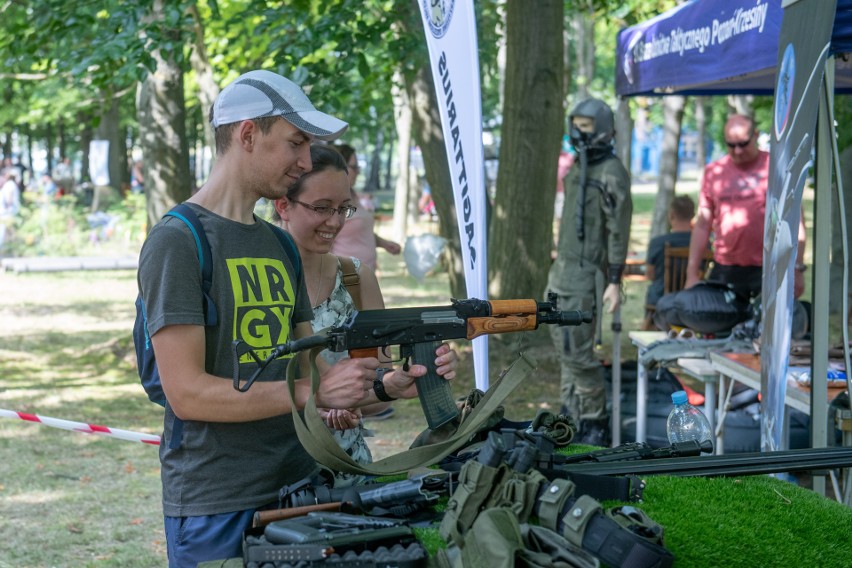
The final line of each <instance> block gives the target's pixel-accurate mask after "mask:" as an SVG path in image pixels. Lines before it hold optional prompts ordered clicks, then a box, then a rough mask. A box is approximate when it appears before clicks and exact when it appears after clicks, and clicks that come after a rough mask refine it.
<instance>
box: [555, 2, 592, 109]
mask: <svg viewBox="0 0 852 568" xmlns="http://www.w3.org/2000/svg"><path fill="white" fill-rule="evenodd" d="M571 29H572V31H573V35H574V50H575V53H576V58H575V61H576V67H575V72H574V87H575V88H574V103H575V104H576V103H578V102H580V101H582V100H585V99H587V98H589V85H591V83H592V79H593V78H594V76H595V28H594V20H593V15H592V8H591V7H590V6H587V7H580V8H578V9H577V10H576V12H574V16H573V17H572V18H571ZM560 36H561V33H560ZM572 71H574V70H572Z"/></svg>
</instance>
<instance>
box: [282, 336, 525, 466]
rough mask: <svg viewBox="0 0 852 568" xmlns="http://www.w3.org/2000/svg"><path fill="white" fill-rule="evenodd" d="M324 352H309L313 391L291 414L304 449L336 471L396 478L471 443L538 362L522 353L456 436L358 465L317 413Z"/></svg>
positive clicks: (292, 385) (291, 369)
mask: <svg viewBox="0 0 852 568" xmlns="http://www.w3.org/2000/svg"><path fill="white" fill-rule="evenodd" d="M322 350H323V348H322V347H317V348H315V349H312V350H311V351H310V361H311V390H310V394H309V395H308V400H307V402H306V404H305V409H304V411H303V412H293V413H292V414H293V422H294V423H295V425H296V434H297V435H298V436H299V441H300V442H301V443H302V446H304V448H305V450H306V451H307V452H308V453H309V454H310V455H311V456H312V457H313V458H314V459H315V460H316V461H317V462H319V463H321V464H322V465H324V466H326V467H328V468H330V469H332V470H333V471H342V472H345V473H357V474H362V475H396V474H400V473H405V472H407V471H409V470H412V469H415V468H418V467H424V466H429V465H434V464H436V463H438V462H439V461H441V460H442V459H443V458H445V457H446V456H448V455H449V454H451V453H452V452H453V451H455V450H457V449H458V448H460V447H462V446H464V445H465V444H466V443H468V441H469V440H470V438H471V437H472V436H473V435H474V434H476V432H477V431H478V429H479V427H480V426H481V425H482V424H483V423H484V422H485V421H486V420H488V418H489V417H490V416H491V414H492V413H493V412H494V411H495V410H497V407H499V406H500V405H501V404H502V403H503V401H504V400H505V399H506V397H508V396H509V394H511V393H512V391H513V390H515V388H516V387H517V386H518V385H519V384H521V381H523V380H524V379H525V378H527V377H528V376H529V375H530V373H532V372H533V371H534V370H535V363H534V362H533V361H532V360H531V359H529V358H528V357H527V356H526V355H524V354H523V353H521V354H520V355H519V356H518V359H517V360H516V361H515V362H514V363H512V365H511V366H510V367H509V369H507V370H506V372H505V373H504V374H503V376H501V377H500V378H499V379H498V380H497V381H496V382H495V383H494V384H493V385H491V388H489V389H488V392H486V393H485V396H484V397H483V398H482V400H481V401H480V402H479V404H478V405H477V406H476V408H474V409H473V412H471V414H470V416H469V417H468V418H467V419H466V420H465V421H464V422H462V424H461V426H459V429H458V430H457V431H456V433H455V434H453V435H452V436H450V437H449V438H448V439H446V440H444V441H442V442H438V443H436V444H431V445H428V446H421V447H417V448H412V449H409V450H406V451H403V452H400V453H398V454H394V455H392V456H388V457H386V458H384V459H381V460H378V461H376V462H373V463H372V464H359V463H357V462H355V461H354V460H353V459H352V458H351V457H350V456H349V455H348V454H347V453H346V452H345V451H344V450H343V449H341V448H340V446H339V445H338V443H337V442H336V441H335V439H334V436H333V435H332V434H331V432H330V431H329V429H328V427H327V426H326V424H325V422H324V421H323V419H322V418H321V417H320V415H319V413H318V412H317V406H316V392H317V390H318V388H319V381H320V376H319V369H318V368H317V365H316V358H317V356H318V355H319V353H320V351H322ZM296 367H297V365H295V364H293V362H292V361H291V364H289V365H287V375H286V376H287V388H288V391H289V393H290V400H291V401H295V400H296V376H295V375H296ZM293 406H294V407H295V402H293Z"/></svg>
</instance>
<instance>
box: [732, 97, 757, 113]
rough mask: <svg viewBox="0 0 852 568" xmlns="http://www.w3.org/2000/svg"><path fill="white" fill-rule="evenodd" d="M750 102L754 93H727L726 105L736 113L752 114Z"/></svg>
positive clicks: (752, 100)
mask: <svg viewBox="0 0 852 568" xmlns="http://www.w3.org/2000/svg"><path fill="white" fill-rule="evenodd" d="M752 102H754V95H728V106H729V107H730V109H731V112H733V113H736V114H742V115H745V116H752V109H751V105H752Z"/></svg>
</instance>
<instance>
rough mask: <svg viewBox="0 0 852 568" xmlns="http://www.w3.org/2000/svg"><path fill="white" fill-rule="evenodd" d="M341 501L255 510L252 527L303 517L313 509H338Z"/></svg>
mask: <svg viewBox="0 0 852 568" xmlns="http://www.w3.org/2000/svg"><path fill="white" fill-rule="evenodd" d="M343 505H344V504H343V503H342V502H339V501H337V502H333V503H317V504H316V505H305V506H304V507H287V508H286V509H271V510H269V511H255V513H254V517H253V518H252V524H251V526H252V527H255V528H256V527H265V526H266V525H268V524H269V523H272V522H275V521H283V520H284V519H292V518H294V517H303V516H305V515H307V514H308V513H311V512H313V511H340V510H341V509H342V508H343Z"/></svg>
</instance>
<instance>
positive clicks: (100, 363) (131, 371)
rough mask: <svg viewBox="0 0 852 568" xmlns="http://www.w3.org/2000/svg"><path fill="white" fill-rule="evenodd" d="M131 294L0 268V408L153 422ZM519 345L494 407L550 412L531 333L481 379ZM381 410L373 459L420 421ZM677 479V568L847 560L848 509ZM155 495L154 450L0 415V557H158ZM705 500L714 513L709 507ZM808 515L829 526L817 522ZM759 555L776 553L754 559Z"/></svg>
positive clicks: (509, 342)
mask: <svg viewBox="0 0 852 568" xmlns="http://www.w3.org/2000/svg"><path fill="white" fill-rule="evenodd" d="M636 201H637V208H636V209H637V211H636V216H635V218H634V230H633V243H632V244H631V249H632V250H634V251H635V252H639V253H643V252H644V247H645V245H646V243H647V232H648V227H649V226H650V209H651V208H652V207H653V192H652V191H651V192H650V193H649V192H647V191H646V192H644V193H637V194H636ZM380 266H381V269H382V270H381V274H380V278H381V283H382V287H383V289H384V292H385V294H386V297H387V304H388V305H389V306H393V307H403V306H412V305H434V304H444V303H447V302H448V296H449V292H448V286H447V279H446V275H444V274H437V275H432V276H429V277H427V279H426V280H425V282H424V283H422V284H420V283H417V282H416V281H415V280H414V279H413V278H411V277H410V276H409V275H408V274H407V273H406V271H405V268H404V264H403V263H402V261H401V259H400V258H399V257H391V256H389V255H387V254H386V253H384V251H382V252H381V254H380ZM645 287H646V284H645V283H644V282H642V281H637V280H630V281H628V282H627V284H626V287H625V288H626V295H627V302H626V303H625V304H624V308H623V312H622V322H623V325H624V330H625V331H624V332H623V333H622V334H621V343H622V356H623V357H624V358H625V359H630V358H634V357H635V350H634V349H633V348H632V346H631V345H630V343H629V341H628V339H627V330H631V329H636V328H637V326H638V323H639V321H640V320H641V317H642V305H643V301H644V294H645ZM135 297H136V278H135V272H133V271H112V272H108V271H104V272H68V273H33V274H12V273H4V272H0V322H2V326H0V370H2V374H0V408H4V409H9V410H17V411H22V412H28V413H32V414H40V415H43V416H50V417H56V418H62V419H66V420H73V421H79V422H87V423H94V424H101V425H105V426H109V427H112V428H121V429H126V430H131V431H137V432H145V433H152V434H159V433H160V431H161V429H162V426H161V421H162V410H161V409H160V408H159V407H157V406H155V405H153V404H152V403H150V402H148V400H147V398H146V397H145V395H144V394H143V392H142V389H141V387H140V386H139V381H138V377H137V375H136V369H135V359H134V354H133V348H132V340H131V329H132V324H133V318H134V316H135V311H134V306H133V302H134V300H135ZM609 323H610V322H609V319H608V318H605V319H604V322H603V327H602V329H603V348H602V350H601V357H603V358H606V357H607V356H608V353H609V352H610V349H611V341H612V337H611V332H609ZM458 349H459V351H460V353H461V356H462V365H461V369H460V373H459V374H460V377H459V379H458V380H457V381H456V383H455V386H454V392H455V393H456V394H457V395H463V394H465V393H467V392H468V391H469V390H470V388H472V386H473V377H472V357H471V356H470V354H469V352H468V349H467V345H465V344H464V342H462V343H460V344H459V345H458ZM520 350H523V351H524V352H526V353H527V354H528V355H529V356H530V357H531V358H532V359H534V360H536V361H537V362H538V364H539V369H538V371H537V372H536V373H534V375H533V376H532V377H531V379H530V380H528V381H526V383H525V384H523V385H522V386H521V387H520V388H519V389H518V391H516V392H515V393H514V394H513V395H512V396H511V397H510V399H509V400H508V401H507V402H506V415H507V417H509V418H512V419H517V420H523V419H530V418H532V417H533V416H534V415H535V412H536V410H537V409H538V408H550V409H554V410H556V409H558V406H559V397H558V371H557V362H556V358H555V353H554V351H553V348H552V345H551V343H550V338H549V335H548V332H547V330H538V331H536V332H531V333H524V334H515V335H514V336H512V337H508V336H507V338H498V337H496V336H495V337H494V338H492V341H491V342H490V355H491V357H490V366H491V375H492V377H496V376H497V374H498V373H499V371H500V370H501V369H503V368H505V367H507V366H508V365H509V364H510V363H511V362H512V361H513V360H514V358H515V354H516V353H517V352H518V351H520ZM396 408H397V412H396V414H395V416H394V417H392V418H391V419H389V420H386V421H382V422H373V423H371V424H370V426H371V427H372V428H373V430H374V431H375V433H376V437H375V438H373V439H372V440H371V446H372V447H373V449H374V453H375V455H376V457H377V458H380V457H384V456H386V455H389V454H392V453H396V452H398V451H400V450H402V449H404V448H405V447H407V446H408V444H409V443H410V442H411V441H412V440H413V439H414V437H415V436H416V434H417V433H419V432H420V431H422V430H423V428H425V423H424V421H423V417H422V414H421V412H420V410H419V404H418V402H417V401H400V402H399V403H397V404H396ZM666 479H669V478H666ZM769 482H770V483H774V482H775V480H769ZM682 483H684V481H683V480H671V481H665V482H663V481H660V482H659V483H658V482H653V483H649V487H648V490H647V493H646V497H647V502H646V505H644V506H643V508H644V509H645V510H646V511H647V512H648V513H649V514H650V515H651V516H652V517H653V518H655V519H656V520H658V521H659V522H660V523H662V524H663V525H665V526H666V528H667V533H666V534H667V537H668V539H669V542H670V543H671V544H670V546H671V548H672V550H673V551H674V552H675V554H676V555H678V557H679V558H681V559H682V560H681V561H680V562H678V565H680V566H720V565H725V566H752V565H753V566H781V565H787V566H805V565H807V566H832V565H838V566H840V565H847V566H848V565H852V560H850V561H849V562H848V563H846V564H835V563H834V562H835V560H836V559H837V558H850V559H852V539H849V538H848V535H849V529H848V527H850V526H851V525H852V514H850V511H849V509H847V508H843V507H839V510H840V512H838V507H834V505H836V504H832V503H831V502H829V501H827V500H825V499H822V498H821V497H818V496H816V495H815V494H813V493H811V492H808V491H805V490H800V489H798V488H795V487H792V486H788V485H785V484H780V485H771V486H770V488H769V489H766V490H763V492H762V493H759V495H760V499H761V500H759V501H756V502H751V501H747V500H746V499H747V496H746V495H747V493H742V492H739V493H737V492H736V491H733V492H730V493H729V492H727V489H726V488H729V487H731V488H733V489H737V486H736V484H737V483H738V482H737V481H734V480H708V483H707V484H705V485H704V487H706V489H702V490H701V491H703V493H700V494H696V495H702V496H701V497H700V498H701V499H703V500H704V501H705V504H704V505H702V508H701V509H699V510H698V511H695V510H692V509H690V506H691V505H690V504H689V500H690V499H691V498H692V495H693V491H694V488H693V486H691V485H681V484H682ZM746 483H750V481H747V482H746ZM778 483H780V482H778ZM160 494H161V490H160V479H159V461H158V458H157V450H156V448H155V447H152V446H149V445H145V444H141V443H136V442H126V441H122V440H116V439H110V438H105V437H100V436H88V435H83V434H78V433H74V432H68V431H65V430H58V429H54V428H50V427H47V426H44V425H38V424H32V423H28V422H23V421H18V420H13V419H0V518H2V519H3V522H1V523H0V542H2V543H3V544H2V545H0V568H6V567H12V566H14V567H20V566H32V567H42V566H60V567H65V566H67V567H80V566H87V567H97V566H128V567H155V566H163V565H165V562H166V561H165V558H166V554H165V542H164V537H163V529H162V517H161V504H160ZM776 494H777V497H776ZM672 495H675V496H677V497H678V498H680V499H682V500H684V502H683V504H678V506H677V507H676V508H672V507H668V508H667V506H666V505H665V503H666V502H671V501H666V499H667V498H669V499H670V498H671V496H672ZM667 496H668V497H667ZM788 501H789V502H788ZM710 504H712V505H713V508H714V509H715V508H718V509H719V510H718V511H717V512H715V513H714V514H713V516H711V515H710V511H709V509H710ZM723 505H727V508H724V507H723ZM732 510H739V512H745V513H748V515H744V516H749V515H751V513H752V512H755V511H762V513H761V514H760V515H759V516H760V517H761V519H760V522H761V523H764V522H765V523H766V525H767V527H766V529H765V531H764V530H757V528H755V527H753V526H748V523H747V521H746V525H747V526H742V525H739V524H736V523H737V522H741V521H740V520H736V519H733V518H731V515H732ZM814 511H817V512H816V513H815V512H814ZM782 514H786V515H789V519H790V521H789V524H787V522H786V521H785V524H784V527H785V528H784V529H783V532H780V533H779V532H777V531H778V524H779V523H778V522H776V521H777V519H779V518H784V519H786V518H788V517H782V516H781V515H782ZM813 515H816V517H814V516H813ZM821 519H825V520H827V521H829V522H830V523H834V524H835V525H836V527H835V526H834V525H830V526H824V524H821V522H822V521H821ZM735 521H736V522H735ZM686 523H688V524H686ZM752 531H753V532H754V534H750V533H751V532H752ZM773 531H775V532H773ZM838 532H839V533H840V534H837V533H838ZM844 535H845V536H846V539H845V542H844ZM731 540H734V541H738V544H739V545H740V546H741V547H745V548H744V550H745V552H744V553H743V554H745V555H746V556H745V557H746V558H747V559H748V561H747V562H742V563H741V562H739V560H740V559H741V557H738V558H730V557H720V556H719V555H718V554H716V555H713V554H710V553H708V550H713V549H714V547H715V546H716V543H717V542H718V541H728V542H730V541H731ZM757 541H760V542H762V543H763V544H764V546H765V548H766V549H765V550H763V549H761V552H760V555H758V554H757V552H754V553H752V552H751V551H752V549H751V547H752V544H756V543H757ZM773 541H777V543H778V545H779V546H781V545H782V544H783V545H784V546H788V547H789V546H791V545H795V548H796V549H797V550H801V549H804V548H815V549H817V550H818V551H819V553H820V554H822V556H819V555H817V556H814V554H810V555H808V554H804V553H803V555H801V556H796V557H790V558H789V560H790V562H789V563H788V562H786V561H783V558H785V557H783V556H778V555H775V556H771V555H770V554H771V553H772V552H773V551H772V548H774V544H773ZM708 543H709V544H708ZM827 548H830V549H831V550H830V551H831V554H830V556H826V554H828V552H826V549H827ZM785 550H787V549H785ZM765 555H770V556H765ZM767 558H775V559H776V561H766V562H764V561H762V560H761V559H767ZM796 559H799V560H801V562H796ZM805 559H806V560H805Z"/></svg>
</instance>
